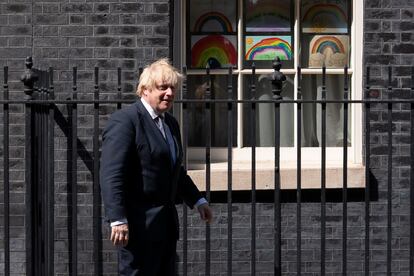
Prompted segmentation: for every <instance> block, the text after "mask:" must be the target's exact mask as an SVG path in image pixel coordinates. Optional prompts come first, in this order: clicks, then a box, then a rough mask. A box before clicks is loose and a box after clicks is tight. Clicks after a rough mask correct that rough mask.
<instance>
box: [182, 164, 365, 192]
mask: <svg viewBox="0 0 414 276" xmlns="http://www.w3.org/2000/svg"><path fill="white" fill-rule="evenodd" d="M251 171H252V170H251V163H250V162H234V163H233V174H232V180H233V181H232V190H233V191H243V190H251V187H252V182H251V179H252V173H251ZM301 172H302V174H301V180H302V181H301V182H302V183H301V186H302V189H320V188H321V166H320V164H317V163H316V164H315V163H314V164H311V163H309V164H302V170H301ZM280 174H281V189H284V190H289V189H296V187H297V170H296V163H294V164H293V163H286V162H285V163H283V164H281V169H280ZM188 175H189V176H191V178H192V179H193V181H194V182H195V184H196V185H197V187H198V188H199V189H200V191H205V190H206V170H205V164H196V163H191V164H189V166H188ZM273 176H274V163H273V162H263V161H260V162H256V190H272V189H273V188H274V177H273ZM347 177H348V188H364V187H365V167H364V166H363V165H362V164H348V175H347ZM210 179H211V181H210V183H211V184H210V190H211V191H227V187H228V183H227V163H226V162H220V163H213V164H211V178H210ZM342 183H343V168H342V164H327V165H326V188H327V189H338V188H342Z"/></svg>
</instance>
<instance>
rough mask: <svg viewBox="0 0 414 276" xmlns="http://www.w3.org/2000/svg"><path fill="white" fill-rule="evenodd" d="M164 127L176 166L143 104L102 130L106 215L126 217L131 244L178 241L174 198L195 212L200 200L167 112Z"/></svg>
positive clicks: (117, 114)
mask: <svg viewBox="0 0 414 276" xmlns="http://www.w3.org/2000/svg"><path fill="white" fill-rule="evenodd" d="M165 123H166V124H167V125H168V127H169V128H170V130H171V133H172V135H173V138H174V140H175V143H176V148H177V149H178V151H177V161H176V163H175V165H173V164H172V162H171V156H170V150H169V147H168V143H167V141H166V140H165V139H164V137H163V136H162V134H161V132H160V130H159V129H158V127H157V126H156V124H155V122H154V120H153V119H152V118H151V116H150V114H149V113H148V111H147V110H146V109H145V107H144V105H143V104H142V102H141V100H138V101H136V102H135V103H134V104H132V105H131V106H129V107H126V108H124V109H121V110H119V111H117V112H115V113H114V114H112V116H111V118H110V120H109V121H108V123H107V125H106V128H105V130H104V132H103V136H102V156H101V168H100V183H101V190H102V196H103V202H104V206H105V212H106V216H107V218H108V219H109V220H110V221H115V220H119V219H121V218H127V219H128V224H129V228H130V239H131V240H132V239H150V240H163V239H166V238H175V239H178V216H177V211H176V209H175V204H174V202H175V200H176V197H177V196H179V197H181V198H182V199H183V200H184V201H185V203H186V204H187V205H188V206H190V207H191V208H192V206H193V205H194V204H195V203H196V202H197V200H199V199H200V198H201V194H200V192H199V191H198V189H197V187H196V186H195V185H194V183H193V181H192V180H191V178H190V177H189V176H188V175H187V172H186V171H185V170H184V168H183V166H182V165H181V163H182V157H183V154H182V145H181V137H180V130H179V126H178V123H177V121H176V120H175V118H174V117H173V116H171V115H170V114H168V113H166V114H165Z"/></svg>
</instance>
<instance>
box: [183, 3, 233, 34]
mask: <svg viewBox="0 0 414 276" xmlns="http://www.w3.org/2000/svg"><path fill="white" fill-rule="evenodd" d="M187 14H188V15H189V17H190V25H189V26H190V30H189V31H190V32H192V33H211V32H215V33H234V32H236V14H237V1H235V0H190V1H189V12H188V13H187Z"/></svg>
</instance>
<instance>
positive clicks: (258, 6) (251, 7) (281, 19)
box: [246, 0, 291, 32]
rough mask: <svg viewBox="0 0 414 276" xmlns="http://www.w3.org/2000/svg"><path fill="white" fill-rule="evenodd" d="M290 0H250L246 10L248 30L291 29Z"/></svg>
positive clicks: (280, 30) (283, 30) (284, 30)
mask: <svg viewBox="0 0 414 276" xmlns="http://www.w3.org/2000/svg"><path fill="white" fill-rule="evenodd" d="M289 10H290V9H289V1H287V2H286V1H279V2H278V3H277V5H275V2H274V1H266V0H262V1H250V2H249V3H248V5H247V11H246V31H248V32H271V31H276V32H277V31H279V32H287V31H290V29H291V26H290V17H289V15H290V12H289Z"/></svg>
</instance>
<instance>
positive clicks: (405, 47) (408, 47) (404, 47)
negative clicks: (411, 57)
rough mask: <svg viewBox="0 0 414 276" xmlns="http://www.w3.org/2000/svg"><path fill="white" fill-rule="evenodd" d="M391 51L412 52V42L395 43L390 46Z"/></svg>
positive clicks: (413, 50)
mask: <svg viewBox="0 0 414 276" xmlns="http://www.w3.org/2000/svg"><path fill="white" fill-rule="evenodd" d="M392 52H393V53H395V54H413V53H414V44H412V43H401V44H396V45H394V47H393V48H392Z"/></svg>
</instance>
